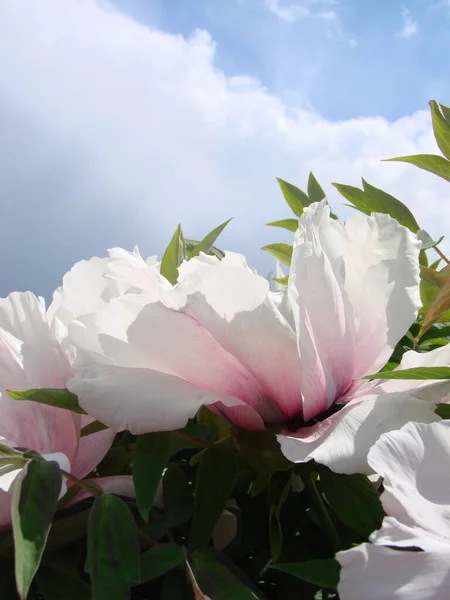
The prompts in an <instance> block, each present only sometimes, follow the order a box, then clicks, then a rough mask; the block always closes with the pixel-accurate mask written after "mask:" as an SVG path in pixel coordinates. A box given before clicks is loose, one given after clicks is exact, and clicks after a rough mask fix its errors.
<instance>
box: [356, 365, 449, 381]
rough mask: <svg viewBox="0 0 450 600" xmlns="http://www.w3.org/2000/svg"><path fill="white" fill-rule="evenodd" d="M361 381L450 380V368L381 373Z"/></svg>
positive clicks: (367, 376) (420, 368)
mask: <svg viewBox="0 0 450 600" xmlns="http://www.w3.org/2000/svg"><path fill="white" fill-rule="evenodd" d="M361 379H411V380H421V381H422V380H427V379H450V367H415V368H413V369H401V370H396V371H381V372H380V373H375V374H373V375H366V376H365V377H361Z"/></svg>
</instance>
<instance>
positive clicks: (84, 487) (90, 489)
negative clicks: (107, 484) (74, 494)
mask: <svg viewBox="0 0 450 600" xmlns="http://www.w3.org/2000/svg"><path fill="white" fill-rule="evenodd" d="M59 470H60V472H61V475H62V476H63V477H65V478H66V479H67V480H68V481H71V482H72V483H74V484H75V485H76V486H77V487H79V488H80V489H81V490H85V491H86V492H88V493H89V494H91V496H96V497H97V498H98V497H99V496H103V490H101V489H97V488H96V487H94V486H93V485H89V483H85V482H84V481H81V480H80V479H77V478H76V477H74V476H73V475H71V474H70V473H68V472H67V471H64V469H61V468H60V469H59Z"/></svg>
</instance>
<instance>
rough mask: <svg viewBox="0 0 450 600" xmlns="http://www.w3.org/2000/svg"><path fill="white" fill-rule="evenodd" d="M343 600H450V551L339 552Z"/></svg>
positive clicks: (367, 546) (375, 548)
mask: <svg viewBox="0 0 450 600" xmlns="http://www.w3.org/2000/svg"><path fill="white" fill-rule="evenodd" d="M336 558H337V560H338V561H339V563H340V564H341V567H342V569H341V577H340V582H339V585H338V592H339V598H340V599H341V600H412V599H417V600H419V599H420V600H447V599H448V597H449V591H450V549H449V550H448V551H447V552H402V551H398V550H391V549H390V548H383V547H379V546H374V545H372V544H362V545H361V546H356V547H355V548H352V549H351V550H346V551H345V552H338V554H337V555H336Z"/></svg>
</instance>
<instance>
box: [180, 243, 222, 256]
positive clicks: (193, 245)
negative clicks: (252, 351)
mask: <svg viewBox="0 0 450 600" xmlns="http://www.w3.org/2000/svg"><path fill="white" fill-rule="evenodd" d="M198 244H200V241H199V240H188V239H187V238H184V247H185V248H186V255H187V256H190V253H191V252H192V251H193V250H194V249H195V248H196V247H197V246H198ZM205 254H209V256H216V257H217V258H218V259H219V260H222V258H223V257H224V256H225V252H224V251H223V250H220V248H216V247H215V246H211V248H210V249H209V250H208V251H207V252H205Z"/></svg>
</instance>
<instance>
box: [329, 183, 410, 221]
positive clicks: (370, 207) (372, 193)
mask: <svg viewBox="0 0 450 600" xmlns="http://www.w3.org/2000/svg"><path fill="white" fill-rule="evenodd" d="M362 182H363V188H364V189H363V190H360V189H359V188H357V187H354V186H351V185H342V184H340V183H333V185H334V187H335V188H336V189H337V190H338V192H340V193H341V194H342V195H343V196H344V198H346V199H347V200H349V202H351V203H352V204H353V205H354V206H355V207H356V208H357V209H358V210H360V211H361V212H364V213H366V214H367V215H370V214H371V213H373V212H379V213H384V214H388V215H390V216H391V217H393V218H394V219H396V220H397V221H398V222H399V223H400V224H401V225H404V226H405V227H407V228H408V229H410V230H411V231H412V232H414V233H416V232H417V231H418V230H419V226H418V224H417V221H416V219H415V218H414V215H413V214H412V212H411V211H410V210H409V208H408V207H407V206H405V205H404V204H403V203H402V202H400V200H397V198H394V196H391V195H390V194H388V193H386V192H384V191H383V190H380V189H378V188H376V187H374V186H373V185H370V184H369V183H367V181H365V180H364V179H363V180H362Z"/></svg>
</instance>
